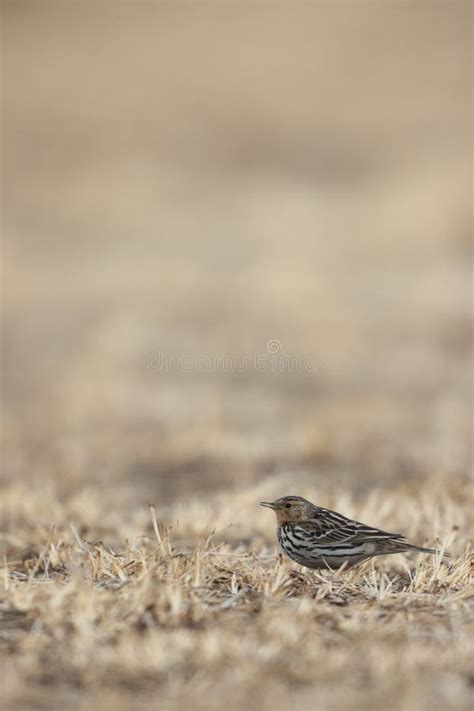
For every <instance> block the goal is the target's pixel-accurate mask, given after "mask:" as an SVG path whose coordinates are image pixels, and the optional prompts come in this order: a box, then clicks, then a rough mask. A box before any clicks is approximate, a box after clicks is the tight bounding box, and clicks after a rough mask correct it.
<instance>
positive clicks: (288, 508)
mask: <svg viewBox="0 0 474 711" xmlns="http://www.w3.org/2000/svg"><path fill="white" fill-rule="evenodd" d="M261 505H262V506H268V507H269V508H271V509H273V510H274V511H275V513H276V516H277V525H278V528H277V535H278V542H279V543H280V545H281V547H282V549H283V551H284V552H285V553H286V554H287V555H288V556H289V557H290V558H293V560H296V562H297V563H300V565H305V566H306V567H307V568H334V569H335V568H340V567H341V566H342V565H343V564H344V563H346V564H347V566H346V567H348V568H350V567H352V566H353V565H356V564H357V563H361V562H362V561H364V560H367V559H368V558H372V557H373V556H376V555H386V554H388V553H404V552H405V551H409V550H414V551H420V552H421V553H436V551H435V550H433V549H432V548H423V547H422V546H415V545H412V544H410V543H407V541H406V540H405V537H404V536H403V535H402V534H401V533H388V532H387V531H382V530H380V529H378V528H372V527H371V526H367V525H366V524H364V523H360V522H359V521H353V520H352V519H350V518H347V517H346V516H343V515H342V514H340V513H337V512H336V511H330V510H329V509H323V508H321V507H320V506H315V505H314V504H312V503H311V502H310V501H307V500H306V499H303V498H302V497H301V496H283V497H282V498H281V499H277V500H276V501H273V502H266V501H262V502H261Z"/></svg>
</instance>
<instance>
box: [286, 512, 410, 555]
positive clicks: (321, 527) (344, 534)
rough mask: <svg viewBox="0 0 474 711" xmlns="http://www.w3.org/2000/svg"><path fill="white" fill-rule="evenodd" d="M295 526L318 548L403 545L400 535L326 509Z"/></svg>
mask: <svg viewBox="0 0 474 711" xmlns="http://www.w3.org/2000/svg"><path fill="white" fill-rule="evenodd" d="M297 526H298V527H300V528H301V529H302V532H304V534H305V535H306V537H307V538H309V539H310V540H311V541H312V542H313V543H314V545H316V546H318V547H322V546H328V547H330V546H334V545H335V544H336V545H338V544H344V543H350V544H351V545H357V544H359V543H367V542H369V541H383V540H390V541H398V542H400V543H403V542H404V540H405V539H404V536H402V534H400V533H388V532H387V531H382V530H381V529H379V528H372V527H371V526H367V525H366V524H364V523H359V521H352V520H351V519H349V518H346V517H345V516H342V515H341V514H336V513H335V512H332V511H329V510H326V509H321V512H320V513H318V515H317V516H315V517H314V518H309V519H305V520H304V521H299V522H298V524H297Z"/></svg>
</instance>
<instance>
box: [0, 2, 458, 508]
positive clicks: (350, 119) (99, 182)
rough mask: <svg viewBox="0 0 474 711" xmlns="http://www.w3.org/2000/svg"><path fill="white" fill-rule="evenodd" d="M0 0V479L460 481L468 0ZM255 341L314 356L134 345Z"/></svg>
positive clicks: (72, 487) (144, 490) (174, 495)
mask: <svg viewBox="0 0 474 711" xmlns="http://www.w3.org/2000/svg"><path fill="white" fill-rule="evenodd" d="M2 12H3V80H2V85H3V106H4V108H3V139H2V142H3V264H4V266H3V275H4V282H3V321H4V332H3V339H2V341H3V342H2V346H3V365H4V376H3V393H4V401H5V417H4V464H5V466H4V471H3V477H4V481H5V480H7V481H16V480H22V481H24V482H26V483H27V485H28V486H30V485H31V486H32V487H33V488H32V491H39V490H40V489H42V488H43V487H47V486H54V487H56V488H57V490H58V491H59V492H60V494H61V495H62V496H66V497H67V496H68V495H69V494H70V493H77V492H78V491H80V490H81V489H82V488H83V487H85V486H86V487H89V489H90V488H91V487H92V488H93V489H94V488H97V490H98V491H99V489H102V488H104V487H107V491H108V496H109V501H110V502H111V503H113V505H114V506H116V507H117V508H118V510H120V508H122V510H125V509H128V508H129V507H130V506H131V505H137V506H139V505H141V504H144V503H146V502H148V501H150V500H153V501H155V502H157V503H160V502H169V501H173V500H176V499H180V500H182V501H183V502H186V501H190V500H192V499H194V498H196V497H205V496H207V495H208V493H209V492H211V491H212V492H214V491H221V490H222V491H225V490H227V489H228V490H229V492H233V491H241V490H242V489H243V488H245V487H246V486H248V485H249V484H251V483H255V482H258V481H260V480H264V479H265V477H272V476H273V475H276V476H278V474H279V473H281V472H284V473H285V475H289V476H290V477H291V480H292V481H293V482H294V491H291V492H290V491H281V492H276V493H281V494H284V493H299V491H301V489H299V488H298V487H299V486H302V485H304V486H311V487H313V488H314V492H315V497H314V498H315V499H317V492H318V487H319V486H320V485H321V484H322V483H323V482H324V485H325V486H326V487H327V486H328V485H329V486H333V487H335V488H340V487H345V488H346V489H347V490H348V491H349V492H350V493H351V494H353V495H354V496H356V497H357V496H364V495H365V493H366V492H367V491H368V490H369V489H372V488H374V487H382V488H383V487H385V486H397V485H398V483H399V482H403V485H404V486H405V485H407V484H408V485H409V484H410V482H415V481H416V482H418V484H417V485H425V484H426V483H427V482H428V483H429V481H430V477H432V476H434V475H435V474H436V473H437V472H439V471H440V470H443V471H444V472H447V473H452V476H453V478H456V477H464V476H466V472H467V469H468V465H469V458H470V448H471V384H470V379H471V334H470V311H471V272H470V269H471V265H470V244H471V242H470V240H471V212H470V200H471V192H470V173H471V149H472V146H471V99H472V96H471V82H470V70H471V36H470V32H471V23H470V12H471V4H470V3H469V2H458V1H456V0H450V1H449V2H429V1H423V2H383V3H382V2H362V1H361V2H357V1H350V2H337V3H330V2H316V1H315V2H308V3H290V2H280V3H278V2H275V3H266V2H265V3H264V2H261V3H260V2H255V3H248V2H235V3H217V2H193V3H175V2H151V1H149V2H144V1H143V2H140V1H135V2H131V1H130V2H87V1H85V0H84V1H80V0H76V1H71V2H67V1H66V0H63V1H60V2H43V1H42V0H34V2H24V1H23V0H16V1H15V2H13V1H12V2H8V1H7V2H3V3H2ZM269 341H276V342H278V348H279V355H285V356H294V357H296V358H303V357H305V356H308V355H309V356H312V357H314V358H315V362H316V369H315V370H314V369H306V368H301V369H300V371H299V372H283V373H281V372H278V369H277V368H269V369H267V371H266V372H262V371H261V370H259V369H257V368H256V367H253V366H252V365H250V366H248V367H247V368H245V370H244V372H229V369H228V372H223V370H224V371H225V368H224V369H223V370H222V369H219V372H212V368H211V372H199V370H198V368H197V367H191V368H188V369H186V371H184V369H182V368H179V367H177V366H172V367H170V368H167V369H157V368H153V367H150V363H153V362H155V361H153V360H150V359H153V357H154V356H159V357H161V356H166V357H167V358H177V357H179V356H182V355H185V356H186V357H189V358H190V359H191V363H196V362H197V360H196V359H198V358H199V357H201V356H206V357H208V358H211V359H213V358H224V357H232V358H236V359H238V358H243V357H245V356H248V357H252V355H253V354H256V353H261V354H264V355H265V354H268V346H267V344H268V342H269ZM160 354H161V355H160ZM193 359H194V360H193ZM173 362H174V361H173ZM272 370H273V371H275V372H272Z"/></svg>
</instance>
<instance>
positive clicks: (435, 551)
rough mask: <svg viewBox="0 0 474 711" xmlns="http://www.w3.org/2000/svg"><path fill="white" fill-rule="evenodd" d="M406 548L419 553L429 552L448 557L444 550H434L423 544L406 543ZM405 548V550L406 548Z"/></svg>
mask: <svg viewBox="0 0 474 711" xmlns="http://www.w3.org/2000/svg"><path fill="white" fill-rule="evenodd" d="M406 549H408V550H412V551H419V552H420V553H431V554H432V555H436V554H437V555H441V556H443V557H444V558H449V554H448V553H445V552H444V551H442V550H441V551H439V550H436V549H435V548H425V547H424V546H414V545H412V544H411V543H406ZM406 549H405V550H406Z"/></svg>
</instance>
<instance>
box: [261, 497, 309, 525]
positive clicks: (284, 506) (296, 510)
mask: <svg viewBox="0 0 474 711" xmlns="http://www.w3.org/2000/svg"><path fill="white" fill-rule="evenodd" d="M260 506H268V508H269V509H273V510H274V512H275V513H276V517H277V521H278V523H279V524H282V523H286V522H287V521H302V520H303V519H306V518H311V516H314V513H315V510H316V506H315V505H314V504H312V503H311V501H307V499H303V497H302V496H282V497H281V499H276V500H275V501H261V502H260Z"/></svg>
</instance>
